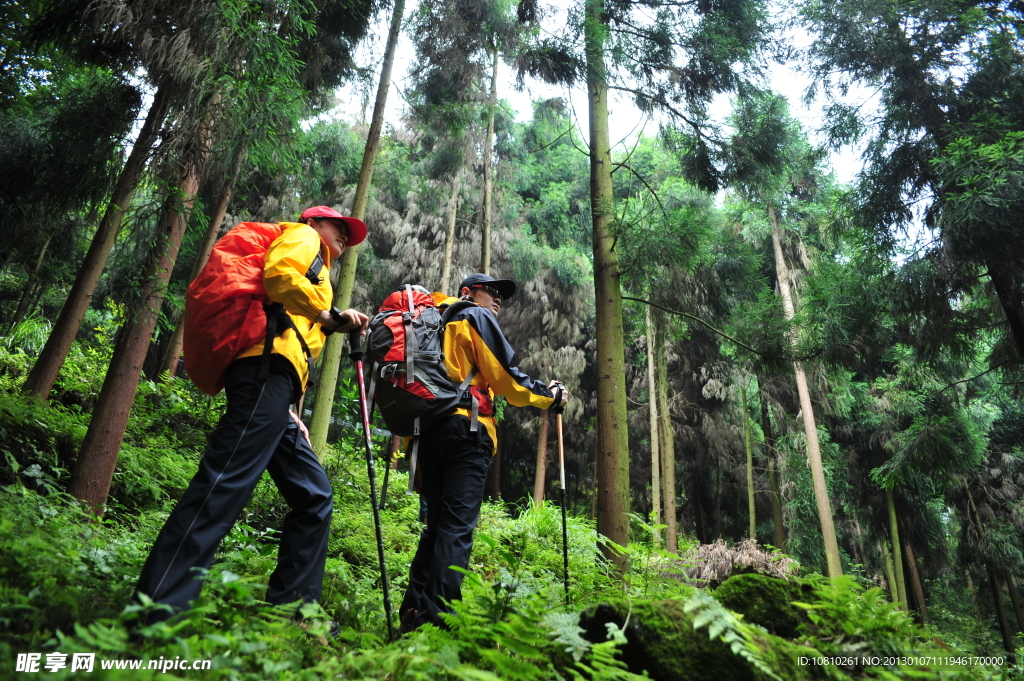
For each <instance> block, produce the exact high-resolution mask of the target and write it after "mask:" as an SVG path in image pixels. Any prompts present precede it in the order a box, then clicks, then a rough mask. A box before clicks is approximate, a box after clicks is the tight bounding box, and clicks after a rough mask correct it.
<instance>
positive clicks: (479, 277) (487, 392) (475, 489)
mask: <svg viewBox="0 0 1024 681" xmlns="http://www.w3.org/2000/svg"><path fill="white" fill-rule="evenodd" d="M515 291H516V285H515V282H513V281H511V280H509V279H494V278H493V277H490V276H488V275H486V274H472V275H470V276H469V277H467V278H466V279H464V280H463V281H462V284H461V285H460V286H459V296H460V298H461V299H463V300H471V301H472V302H474V303H476V305H468V306H465V307H463V308H461V309H459V310H457V311H456V312H455V313H454V314H453V315H452V316H451V317H450V318H449V320H448V323H447V324H446V325H445V331H444V362H445V368H446V369H447V370H448V378H449V379H450V380H451V382H452V383H453V384H454V385H459V384H460V383H462V381H463V380H464V379H465V378H466V376H468V375H469V373H470V372H471V371H473V369H474V368H475V369H476V374H475V376H474V377H473V380H472V381H471V382H470V390H471V392H472V394H473V396H474V397H475V398H476V399H475V400H474V401H475V403H476V404H477V408H476V411H477V412H478V413H476V414H474V413H473V411H474V410H473V409H472V408H464V407H459V408H456V409H455V410H454V411H453V412H452V413H451V414H450V415H449V416H448V417H446V418H444V419H442V420H441V421H440V422H439V423H437V424H436V425H434V426H432V427H431V428H430V429H428V430H426V431H424V432H423V433H422V435H421V436H420V437H421V439H420V446H419V462H418V464H417V465H418V469H419V474H420V475H421V476H422V477H421V485H420V494H421V495H423V497H424V500H425V501H426V506H427V520H426V527H425V528H424V529H423V533H422V534H421V535H420V541H419V546H418V547H417V549H416V556H415V557H414V558H413V561H412V566H411V568H410V571H409V587H408V589H407V590H406V592H405V598H404V599H403V600H402V606H401V608H400V617H401V629H400V630H401V631H402V632H407V631H412V630H413V629H416V628H417V627H419V626H421V625H423V624H426V623H427V622H431V623H434V624H437V625H439V626H444V622H443V621H442V620H441V618H440V617H439V614H440V613H442V612H448V606H447V605H446V602H450V601H453V600H456V599H460V598H461V597H462V590H461V587H462V576H463V575H462V573H461V572H459V571H457V570H452V569H451V566H456V567H461V568H466V567H468V565H469V552H470V549H472V546H473V530H474V529H475V528H476V521H477V516H479V515H480V504H481V503H482V502H483V496H484V484H485V482H486V481H487V469H488V467H489V465H490V462H491V456H492V455H493V453H494V451H495V450H496V449H497V443H498V439H497V435H496V432H495V424H494V395H495V394H497V395H501V396H502V397H504V398H505V399H506V400H508V402H509V403H510V404H512V405H513V406H516V407H527V406H534V407H539V408H541V409H550V408H552V407H557V406H562V405H564V404H565V403H566V402H567V401H568V399H569V395H568V393H567V392H566V390H565V387H564V386H562V384H561V383H560V382H558V381H551V382H550V383H549V384H548V385H547V386H545V385H544V384H543V383H542V382H540V381H535V380H533V379H532V378H530V377H529V376H527V375H526V374H524V373H523V372H522V371H520V370H519V368H518V366H517V364H518V362H517V361H516V353H515V351H514V350H513V349H512V346H511V345H509V342H508V340H506V339H505V335H504V334H503V333H502V331H501V327H500V326H498V319H497V316H498V313H499V312H500V311H501V304H502V301H504V300H508V299H509V298H510V297H512V295H513V294H514V293H515ZM455 300H456V299H455V298H445V297H444V296H443V295H440V294H435V302H437V303H438V305H439V306H440V305H443V304H445V303H449V304H450V303H451V302H454V301H455ZM474 419H475V420H477V421H478V422H479V425H481V426H483V427H482V428H479V427H478V428H473V427H472V425H473V421H474Z"/></svg>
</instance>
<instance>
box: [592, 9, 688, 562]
mask: <svg viewBox="0 0 1024 681" xmlns="http://www.w3.org/2000/svg"><path fill="white" fill-rule="evenodd" d="M604 21H605V19H604V3H603V0H587V2H586V17H585V22H584V41H585V52H586V61H587V93H588V101H589V114H590V115H589V118H590V203H591V214H592V216H593V221H594V232H593V234H594V236H593V243H594V261H593V262H594V299H595V308H596V313H597V320H596V326H597V328H596V336H597V357H596V360H595V362H594V368H595V370H596V373H597V414H596V417H597V419H596V420H597V490H598V491H597V494H598V509H597V510H598V517H597V531H598V532H599V533H600V534H602V535H604V536H605V537H607V538H608V540H609V542H608V543H605V544H602V545H601V546H602V551H603V553H604V554H605V557H606V558H608V560H609V561H611V562H612V563H613V564H614V565H615V566H616V568H617V569H618V571H619V572H620V574H623V573H624V572H625V569H626V560H627V559H626V556H625V554H624V553H623V552H622V551H621V550H618V549H619V548H620V547H625V546H627V545H628V544H629V448H628V435H627V432H626V366H625V358H624V351H623V336H624V334H623V324H622V289H621V285H620V281H619V277H620V274H619V256H618V252H617V251H616V249H615V241H616V237H615V234H614V231H613V224H614V221H615V206H614V194H613V191H612V158H611V143H610V140H609V134H608V83H607V72H606V69H605V61H604V49H605V47H604V40H605V26H604V25H603V23H604ZM667 483H668V480H667V479H666V484H667ZM669 510H670V509H669V508H668V507H666V508H665V514H666V519H667V520H668V519H669V518H668V513H669ZM667 541H668V539H666V542H667Z"/></svg>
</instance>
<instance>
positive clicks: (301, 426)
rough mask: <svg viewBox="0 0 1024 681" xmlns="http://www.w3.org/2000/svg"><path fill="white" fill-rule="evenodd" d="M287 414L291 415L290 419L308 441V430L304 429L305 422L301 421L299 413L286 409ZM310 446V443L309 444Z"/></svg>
mask: <svg viewBox="0 0 1024 681" xmlns="http://www.w3.org/2000/svg"><path fill="white" fill-rule="evenodd" d="M288 416H291V417H292V421H294V422H295V425H297V426H298V427H299V431H300V432H301V433H302V437H304V438H306V442H307V443H309V431H308V430H307V429H306V424H305V423H303V422H302V419H300V418H299V415H298V414H296V413H295V412H294V411H291V410H288ZM310 446H312V444H310Z"/></svg>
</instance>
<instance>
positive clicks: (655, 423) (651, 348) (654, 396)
mask: <svg viewBox="0 0 1024 681" xmlns="http://www.w3.org/2000/svg"><path fill="white" fill-rule="evenodd" d="M645 315H646V317H645V320H646V328H647V396H648V397H647V411H648V415H649V416H650V423H651V526H652V527H655V528H656V527H657V526H658V525H661V447H660V445H661V421H660V419H659V418H658V382H657V380H656V379H655V373H656V371H655V366H656V365H657V363H658V358H657V350H656V349H655V348H656V347H657V338H658V334H657V333H656V332H655V330H654V315H652V314H651V306H650V305H647V306H646V311H645ZM651 540H652V542H653V543H654V545H655V546H660V545H661V530H657V529H656V530H654V532H653V533H652V534H651Z"/></svg>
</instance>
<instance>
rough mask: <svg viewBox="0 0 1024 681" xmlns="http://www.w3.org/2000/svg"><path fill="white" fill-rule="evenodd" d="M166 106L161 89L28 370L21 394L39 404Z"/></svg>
mask: <svg viewBox="0 0 1024 681" xmlns="http://www.w3.org/2000/svg"><path fill="white" fill-rule="evenodd" d="M169 106H170V97H169V95H168V93H167V89H166V88H165V87H160V88H159V89H158V90H157V91H156V94H155V95H154V97H153V103H152V104H151V105H150V107H149V113H148V114H147V115H146V121H145V123H143V124H142V129H141V130H140V131H139V136H138V137H137V138H136V139H135V144H134V145H133V146H132V151H131V153H130V154H129V155H128V159H127V160H126V161H125V164H124V167H123V168H122V169H121V174H120V175H119V176H118V178H117V184H116V185H115V186H114V191H113V194H112V195H111V197H110V204H109V205H108V206H107V211H106V213H105V214H104V216H103V219H102V220H101V221H100V224H99V227H97V228H96V233H95V234H94V235H93V237H92V243H91V244H90V245H89V251H88V252H87V253H86V254H85V260H84V261H82V266H81V267H80V268H79V270H78V275H77V276H76V277H75V283H74V284H73V285H72V287H71V291H70V292H69V293H68V297H67V299H66V300H65V301H64V307H62V308H61V311H60V315H59V316H58V317H57V321H56V322H55V323H54V325H53V330H52V331H50V337H49V338H48V339H47V341H46V345H45V346H44V347H43V351H42V352H41V353H39V357H38V359H36V363H35V365H34V366H33V367H32V371H30V372H29V374H28V378H26V379H25V384H24V386H22V390H23V391H24V392H25V393H26V394H28V395H32V396H34V397H36V398H38V399H40V400H46V399H47V398H48V397H49V395H50V390H51V389H52V388H53V384H54V382H55V381H56V380H57V374H58V373H59V372H60V368H61V367H62V366H63V365H64V360H65V359H66V358H67V356H68V352H70V351H71V343H72V341H74V339H75V336H76V335H77V334H78V329H79V327H80V326H82V320H83V319H84V318H85V311H86V310H87V309H88V308H89V303H90V302H91V300H92V294H93V292H94V291H95V290H96V284H97V283H99V280H100V275H102V274H103V268H104V267H105V266H106V264H107V258H108V257H109V256H110V250H111V249H112V248H113V247H114V241H115V240H116V239H117V233H118V231H119V230H120V228H121V220H122V218H124V214H125V211H126V210H127V209H128V204H129V203H131V200H132V196H134V195H135V188H136V187H137V186H138V184H139V179H140V178H141V177H142V171H143V169H144V168H145V166H146V160H147V159H148V157H149V151H150V149H151V148H152V146H153V143H154V142H155V141H156V139H157V135H158V133H159V130H160V126H161V124H162V123H163V120H164V118H165V117H166V116H167V110H168V107H169Z"/></svg>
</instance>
